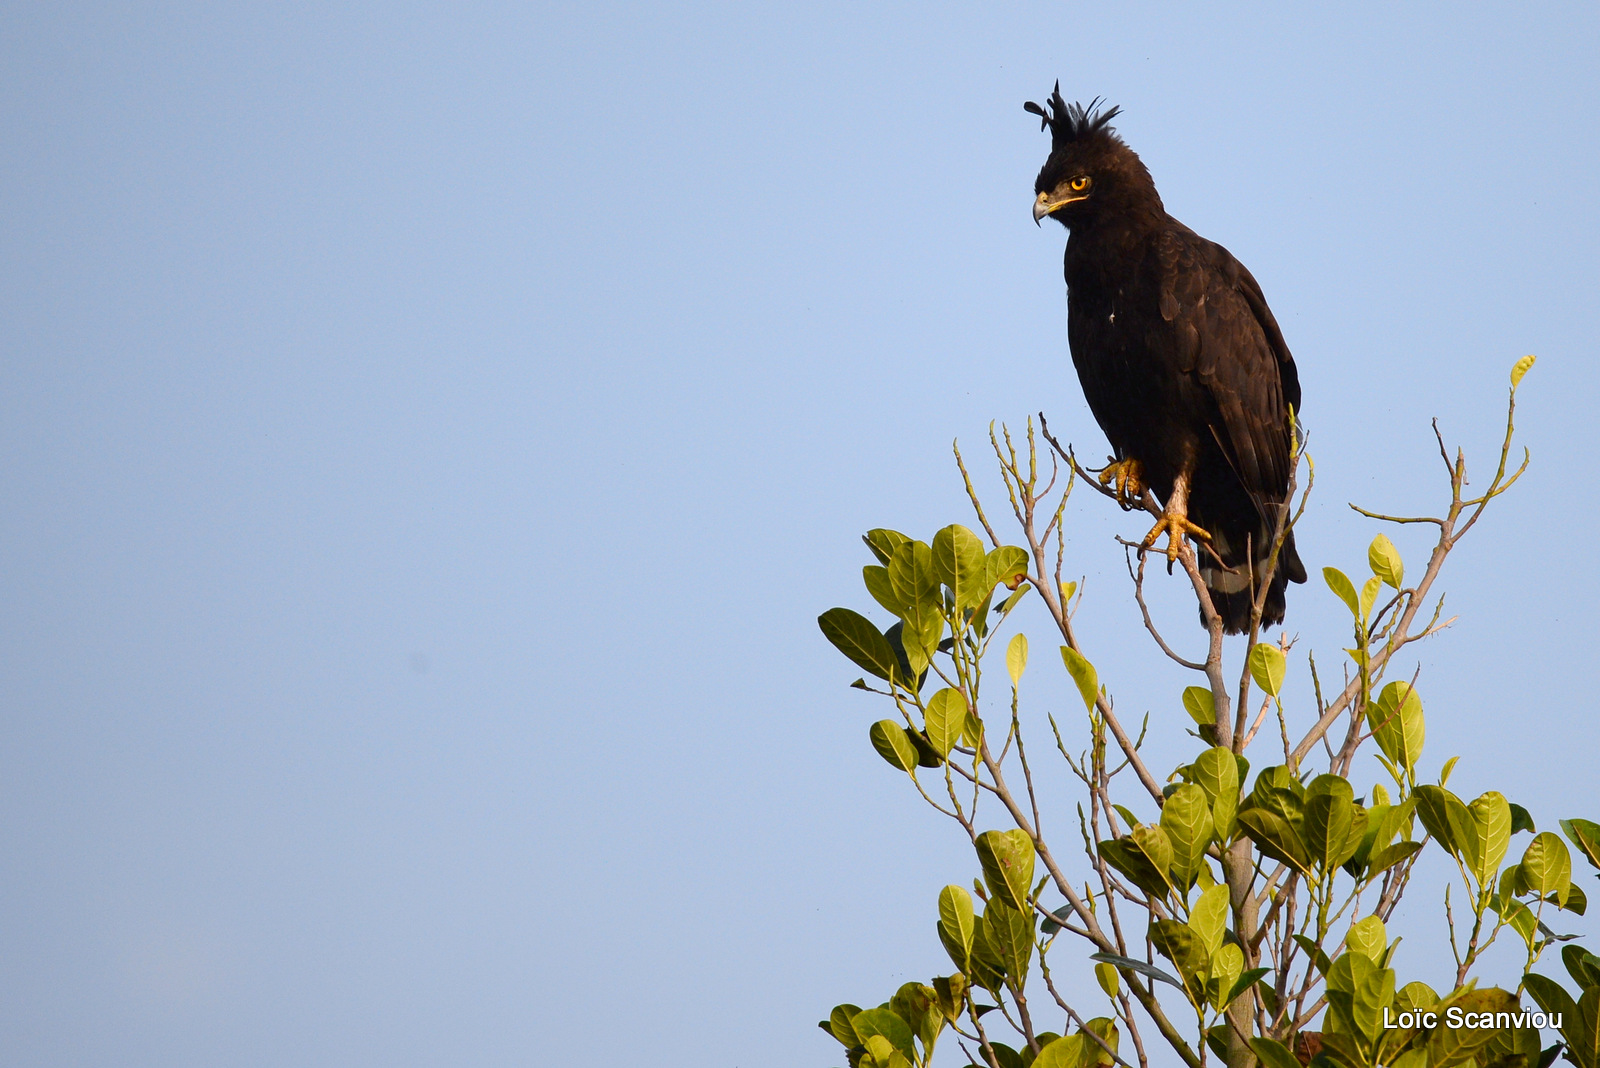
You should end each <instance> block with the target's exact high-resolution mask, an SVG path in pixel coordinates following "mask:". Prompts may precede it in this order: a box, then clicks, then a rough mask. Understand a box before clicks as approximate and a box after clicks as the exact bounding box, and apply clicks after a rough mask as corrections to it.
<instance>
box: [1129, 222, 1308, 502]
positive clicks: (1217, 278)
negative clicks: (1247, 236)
mask: <svg viewBox="0 0 1600 1068" xmlns="http://www.w3.org/2000/svg"><path fill="white" fill-rule="evenodd" d="M1156 261H1157V264H1158V269H1159V271H1160V277H1161V281H1160V291H1159V301H1160V311H1161V317H1162V318H1163V319H1165V320H1166V321H1167V322H1169V323H1171V324H1172V326H1173V327H1174V328H1176V330H1177V331H1178V334H1179V338H1180V345H1181V348H1183V349H1185V350H1187V357H1186V359H1185V360H1184V362H1185V363H1186V364H1188V366H1185V367H1184V368H1183V370H1185V371H1187V372H1189V373H1191V374H1193V375H1194V377H1195V380H1196V381H1197V382H1198V383H1199V384H1200V385H1201V386H1202V387H1203V388H1204V389H1205V390H1206V391H1207V392H1209V393H1210V396H1211V400H1212V402H1213V403H1214V405H1215V411H1214V413H1206V414H1205V415H1204V416H1202V418H1204V419H1206V421H1207V422H1208V423H1211V424H1212V425H1211V426H1210V429H1209V432H1210V433H1212V434H1215V436H1216V438H1217V441H1218V443H1219V444H1220V445H1221V446H1222V449H1223V452H1224V453H1225V454H1226V455H1227V457H1228V460H1229V462H1230V463H1231V464H1232V465H1233V467H1234V470H1235V472H1236V473H1237V474H1238V476H1239V480H1240V481H1241V482H1242V483H1243V484H1244V487H1245V488H1246V489H1247V490H1248V491H1249V492H1250V495H1251V496H1252V497H1253V498H1255V500H1256V503H1257V506H1258V507H1261V508H1262V511H1263V514H1266V509H1265V508H1264V507H1263V506H1264V505H1265V502H1266V500H1268V499H1272V500H1279V501H1281V500H1282V499H1283V497H1284V494H1285V493H1286V492H1287V491H1288V485H1289V451H1290V438H1289V421H1288V412H1287V409H1286V404H1293V405H1295V408H1296V410H1297V411H1298V408H1299V402H1300V380H1299V376H1298V375H1297V374H1296V372H1295V366H1294V358H1293V357H1292V356H1290V354H1289V347H1288V345H1286V344H1285V343H1284V340H1283V332H1282V331H1281V330H1280V329H1279V328H1278V322H1277V320H1276V319H1274V318H1273V315H1272V311H1271V309H1270V308H1268V307H1267V302H1266V299H1265V298H1264V297H1263V296H1262V295H1261V286H1260V285H1259V284H1258V283H1257V282H1256V280H1255V278H1254V277H1252V276H1251V274H1250V272H1249V271H1247V270H1246V269H1245V268H1244V265H1243V264H1241V263H1240V262H1239V261H1238V260H1236V259H1234V258H1233V255H1232V254H1231V253H1229V252H1228V250H1227V249H1225V248H1223V247H1222V246H1221V245H1218V244H1216V243H1215V242H1212V241H1207V240H1206V239H1204V238H1202V237H1200V236H1198V235H1197V234H1195V233H1194V232H1193V231H1191V230H1188V229H1187V228H1182V229H1174V230H1168V231H1166V232H1164V233H1162V234H1161V235H1160V238H1159V239H1158V241H1157V244H1156ZM1197 414H1198V413H1197ZM1214 420H1220V425H1216V422H1214Z"/></svg>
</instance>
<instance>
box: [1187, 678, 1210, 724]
mask: <svg viewBox="0 0 1600 1068" xmlns="http://www.w3.org/2000/svg"><path fill="white" fill-rule="evenodd" d="M1183 708H1184V711H1186V712H1188V713H1189V717H1190V718H1191V719H1193V720H1194V721H1195V722H1196V723H1198V724H1200V726H1202V727H1213V726H1215V725H1216V722H1217V704H1216V699H1215V698H1213V697H1212V696H1211V691H1210V690H1208V689H1206V688H1205V687H1204V686H1190V687H1188V688H1186V689H1185V690H1184V691H1183Z"/></svg>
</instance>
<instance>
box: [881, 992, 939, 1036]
mask: <svg viewBox="0 0 1600 1068" xmlns="http://www.w3.org/2000/svg"><path fill="white" fill-rule="evenodd" d="M889 1008H890V1009H891V1010H893V1012H894V1014H895V1015H896V1016H898V1017H900V1018H901V1019H902V1020H904V1021H905V1022H906V1023H908V1024H910V1025H911V1031H912V1033H913V1034H914V1035H916V1036H917V1038H919V1039H921V1040H922V1048H923V1050H925V1051H926V1050H931V1049H932V1048H933V1045H934V1043H935V1042H936V1041H938V1038H939V1032H940V1031H943V1030H944V1013H943V1012H942V1011H940V1009H939V993H938V991H936V990H934V989H933V987H931V986H928V985H927V984H926V983H917V982H911V983H904V984H902V985H901V987H900V989H899V990H896V991H895V992H894V997H892V998H890V999H889Z"/></svg>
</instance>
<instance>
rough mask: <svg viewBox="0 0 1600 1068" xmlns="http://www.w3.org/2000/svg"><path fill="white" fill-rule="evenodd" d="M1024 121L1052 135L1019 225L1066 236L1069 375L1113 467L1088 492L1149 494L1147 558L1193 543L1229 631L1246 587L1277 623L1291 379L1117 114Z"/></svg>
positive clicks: (1228, 268) (1278, 344) (1284, 349)
mask: <svg viewBox="0 0 1600 1068" xmlns="http://www.w3.org/2000/svg"><path fill="white" fill-rule="evenodd" d="M1026 107H1027V110H1028V111H1030V112H1032V113H1033V114H1035V115H1038V116H1039V117H1040V118H1041V119H1042V120H1043V122H1044V125H1045V126H1048V127H1049V129H1050V131H1051V135H1052V147H1051V151H1050V158H1049V159H1047V160H1046V161H1045V164H1044V167H1043V169H1041V170H1040V171H1039V178H1038V180H1037V181H1036V182H1035V183H1034V192H1035V194H1036V198H1035V201H1034V219H1035V221H1042V220H1043V219H1044V217H1045V216H1047V215H1048V216H1050V217H1051V218H1053V219H1055V220H1057V221H1058V222H1060V223H1061V224H1062V225H1064V226H1065V227H1067V229H1068V231H1069V232H1070V235H1069V237H1068V238H1067V253H1066V280H1067V336H1068V340H1069V342H1070V345H1071V349H1072V362H1073V364H1074V365H1075V366H1076V367H1077V369H1078V380H1079V381H1080V382H1081V383H1082V385H1083V392H1084V397H1085V398H1086V399H1087V400H1088V402H1089V408H1090V410H1091V411H1092V412H1094V417H1095V419H1096V420H1097V421H1098V422H1099V424H1100V427H1101V429H1102V430H1104V431H1105V434H1106V437H1107V438H1109V439H1110V441H1111V448H1112V450H1113V452H1114V453H1115V459H1116V462H1115V463H1114V464H1113V465H1112V466H1111V467H1110V468H1108V469H1107V471H1106V473H1105V474H1104V475H1102V481H1107V482H1111V483H1113V484H1115V486H1116V487H1117V489H1118V491H1119V493H1121V494H1123V496H1124V497H1125V498H1127V497H1130V496H1131V497H1135V498H1136V497H1137V496H1138V495H1139V494H1140V493H1142V489H1143V487H1145V486H1148V487H1149V488H1150V489H1151V490H1152V491H1154V493H1155V495H1156V497H1157V498H1158V499H1159V500H1160V502H1161V504H1162V508H1163V510H1164V515H1163V518H1162V520H1161V522H1160V523H1158V524H1157V526H1156V529H1154V530H1152V531H1151V532H1150V535H1149V536H1148V537H1147V538H1146V539H1145V544H1146V545H1149V544H1151V543H1153V542H1154V541H1155V540H1156V538H1157V537H1159V535H1160V534H1161V533H1163V532H1165V533H1166V534H1167V535H1168V537H1169V542H1168V546H1169V549H1168V556H1169V559H1170V558H1172V557H1174V556H1176V553H1177V550H1178V546H1179V545H1180V544H1181V539H1182V538H1183V537H1185V536H1188V537H1190V538H1191V539H1194V540H1196V544H1197V547H1198V548H1199V560H1200V566H1201V571H1202V574H1203V575H1204V577H1205V580H1206V585H1207V587H1208V588H1209V589H1210V591H1211V596H1212V599H1213V601H1214V603H1215V604H1216V606H1217V609H1218V611H1219V612H1220V614H1221V615H1222V618H1223V622H1224V625H1225V627H1226V628H1227V630H1228V632H1229V633H1238V632H1240V631H1243V630H1247V629H1248V628H1249V626H1250V614H1251V613H1250V592H1251V588H1252V586H1254V587H1255V588H1257V589H1259V588H1260V586H1261V585H1262V584H1266V585H1267V587H1268V593H1267V599H1266V604H1265V607H1264V610H1263V612H1262V618H1261V622H1262V624H1263V625H1270V624H1275V623H1281V622H1283V612H1284V589H1285V586H1286V583H1287V582H1288V581H1294V582H1304V581H1305V578H1306V573H1305V565H1304V564H1302V563H1301V562H1300V556H1299V554H1298V553H1297V552H1296V551H1295V546H1294V535H1293V533H1292V532H1291V533H1290V534H1289V536H1288V538H1287V539H1286V540H1285V542H1284V544H1283V548H1282V551H1281V554H1280V556H1279V560H1278V565H1277V567H1276V568H1275V569H1274V572H1273V573H1272V574H1271V575H1270V576H1269V575H1268V574H1267V571H1266V567H1267V557H1268V555H1269V553H1270V551H1271V541H1272V535H1273V531H1274V529H1275V527H1276V525H1277V523H1278V519H1279V515H1280V513H1281V512H1282V511H1283V509H1284V507H1285V499H1286V497H1287V495H1288V487H1289V475H1290V464H1291V462H1292V461H1291V458H1290V452H1291V448H1292V439H1291V429H1292V428H1291V423H1292V420H1293V419H1294V418H1295V416H1296V414H1297V413H1298V412H1299V411H1300V379H1299V376H1298V375H1297V373H1296V372H1295V366H1294V358H1293V357H1292V356H1290V355H1289V348H1288V346H1287V345H1286V344H1285V343H1284V340H1283V332H1282V331H1281V330H1279V329H1278V323H1277V320H1276V319H1274V318H1273V316H1272V311H1271V309H1269V308H1268V307H1267V302H1266V298H1265V297H1263V296H1262V294H1261V287H1260V285H1258V284H1257V283H1256V280H1255V279H1254V278H1253V277H1251V275H1250V272H1249V271H1247V270H1245V268H1244V265H1243V264H1241V263H1240V262H1239V261H1238V260H1236V259H1234V258H1233V256H1232V254H1230V253H1229V252H1228V250H1227V249H1225V248H1223V247H1222V246H1221V245H1219V244H1217V243H1215V242H1213V241H1207V240H1206V239H1205V238H1203V237H1201V236H1200V235H1199V234H1196V233H1195V232H1194V231H1193V230H1190V229H1189V228H1188V227H1187V226H1184V225H1183V224H1182V223H1180V222H1179V221H1178V220H1176V219H1174V218H1173V217H1172V216H1170V215H1168V214H1167V211H1166V208H1165V207H1163V206H1162V203H1161V196H1160V194H1159V193H1157V192H1156V187H1155V182H1154V181H1153V180H1152V179H1151V177H1150V172H1149V171H1148V170H1146V169H1145V166H1144V164H1143V163H1142V162H1141V161H1140V160H1139V157H1138V156H1137V155H1135V154H1134V152H1133V150H1132V149H1130V148H1129V147H1128V146H1127V145H1126V144H1125V143H1123V141H1122V139H1121V138H1120V137H1118V136H1117V135H1116V132H1115V131H1114V130H1113V129H1112V128H1111V126H1110V125H1109V123H1110V120H1111V119H1112V118H1113V117H1114V116H1115V115H1116V114H1117V113H1118V110H1119V109H1117V108H1111V109H1110V110H1107V111H1104V112H1096V110H1095V105H1094V104H1093V103H1091V104H1090V105H1089V107H1087V108H1085V107H1083V106H1081V105H1077V104H1068V103H1066V102H1065V101H1063V100H1062V99H1061V91H1060V86H1059V85H1058V86H1057V87H1056V91H1055V92H1054V93H1053V94H1052V95H1051V98H1050V101H1049V103H1048V106H1047V107H1040V106H1039V105H1038V104H1035V103H1033V102H1031V101H1030V102H1029V103H1028V104H1027V105H1026ZM1197 528H1198V529H1197ZM1206 535H1209V545H1210V548H1209V549H1207V548H1206V547H1204V546H1203V545H1201V544H1200V542H1201V541H1205V540H1206V538H1205V536H1206Z"/></svg>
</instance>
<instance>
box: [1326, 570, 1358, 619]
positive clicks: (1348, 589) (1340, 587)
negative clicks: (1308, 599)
mask: <svg viewBox="0 0 1600 1068" xmlns="http://www.w3.org/2000/svg"><path fill="white" fill-rule="evenodd" d="M1322 580H1323V581H1324V582H1326V583H1327V584H1328V589H1330V590H1332V591H1333V592H1334V593H1336V594H1338V596H1339V600H1341V601H1343V602H1344V605H1345V607H1346V608H1348V609H1350V614H1351V615H1352V616H1355V617H1356V618H1357V619H1361V618H1362V616H1361V602H1360V601H1359V600H1357V599H1356V588H1355V586H1353V585H1351V583H1350V579H1349V578H1348V577H1346V575H1345V573H1344V572H1343V571H1340V570H1339V569H1338V568H1336V567H1325V568H1323V569H1322Z"/></svg>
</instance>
